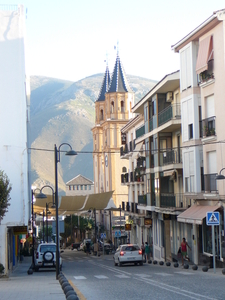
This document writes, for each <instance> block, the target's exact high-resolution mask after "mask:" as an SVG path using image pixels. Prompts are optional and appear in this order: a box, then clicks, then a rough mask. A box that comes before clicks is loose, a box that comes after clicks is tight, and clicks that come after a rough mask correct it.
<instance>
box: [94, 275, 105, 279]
mask: <svg viewBox="0 0 225 300" xmlns="http://www.w3.org/2000/svg"><path fill="white" fill-rule="evenodd" d="M94 277H96V278H98V279H109V277H107V276H105V275H94Z"/></svg>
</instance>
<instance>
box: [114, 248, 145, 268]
mask: <svg viewBox="0 0 225 300" xmlns="http://www.w3.org/2000/svg"><path fill="white" fill-rule="evenodd" d="M113 258H114V264H115V266H117V265H119V266H120V267H121V266H122V265H123V264H131V263H133V264H135V265H137V264H140V265H141V266H142V265H143V260H142V250H141V249H140V247H139V246H138V245H137V244H125V245H120V246H119V247H118V248H117V249H116V252H115V254H114V256H113Z"/></svg>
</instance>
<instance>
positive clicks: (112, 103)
mask: <svg viewBox="0 0 225 300" xmlns="http://www.w3.org/2000/svg"><path fill="white" fill-rule="evenodd" d="M111 113H112V114H113V113H114V101H112V102H111Z"/></svg>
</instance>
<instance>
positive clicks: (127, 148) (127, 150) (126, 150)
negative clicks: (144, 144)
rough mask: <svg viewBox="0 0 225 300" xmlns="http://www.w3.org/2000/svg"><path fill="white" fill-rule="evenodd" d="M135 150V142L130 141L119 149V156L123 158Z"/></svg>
mask: <svg viewBox="0 0 225 300" xmlns="http://www.w3.org/2000/svg"><path fill="white" fill-rule="evenodd" d="M134 148H135V140H133V141H130V142H129V143H128V144H125V145H124V146H121V147H120V156H124V155H126V154H127V153H130V154H132V151H133V150H134Z"/></svg>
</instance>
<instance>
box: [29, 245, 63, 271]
mask: <svg viewBox="0 0 225 300" xmlns="http://www.w3.org/2000/svg"><path fill="white" fill-rule="evenodd" d="M61 252H63V251H61ZM40 268H56V244H55V243H43V244H39V245H38V247H37V251H36V255H35V259H34V269H35V271H36V272H37V271H38V270H39V269H40ZM59 268H60V270H62V258H61V257H60V258H59Z"/></svg>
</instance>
